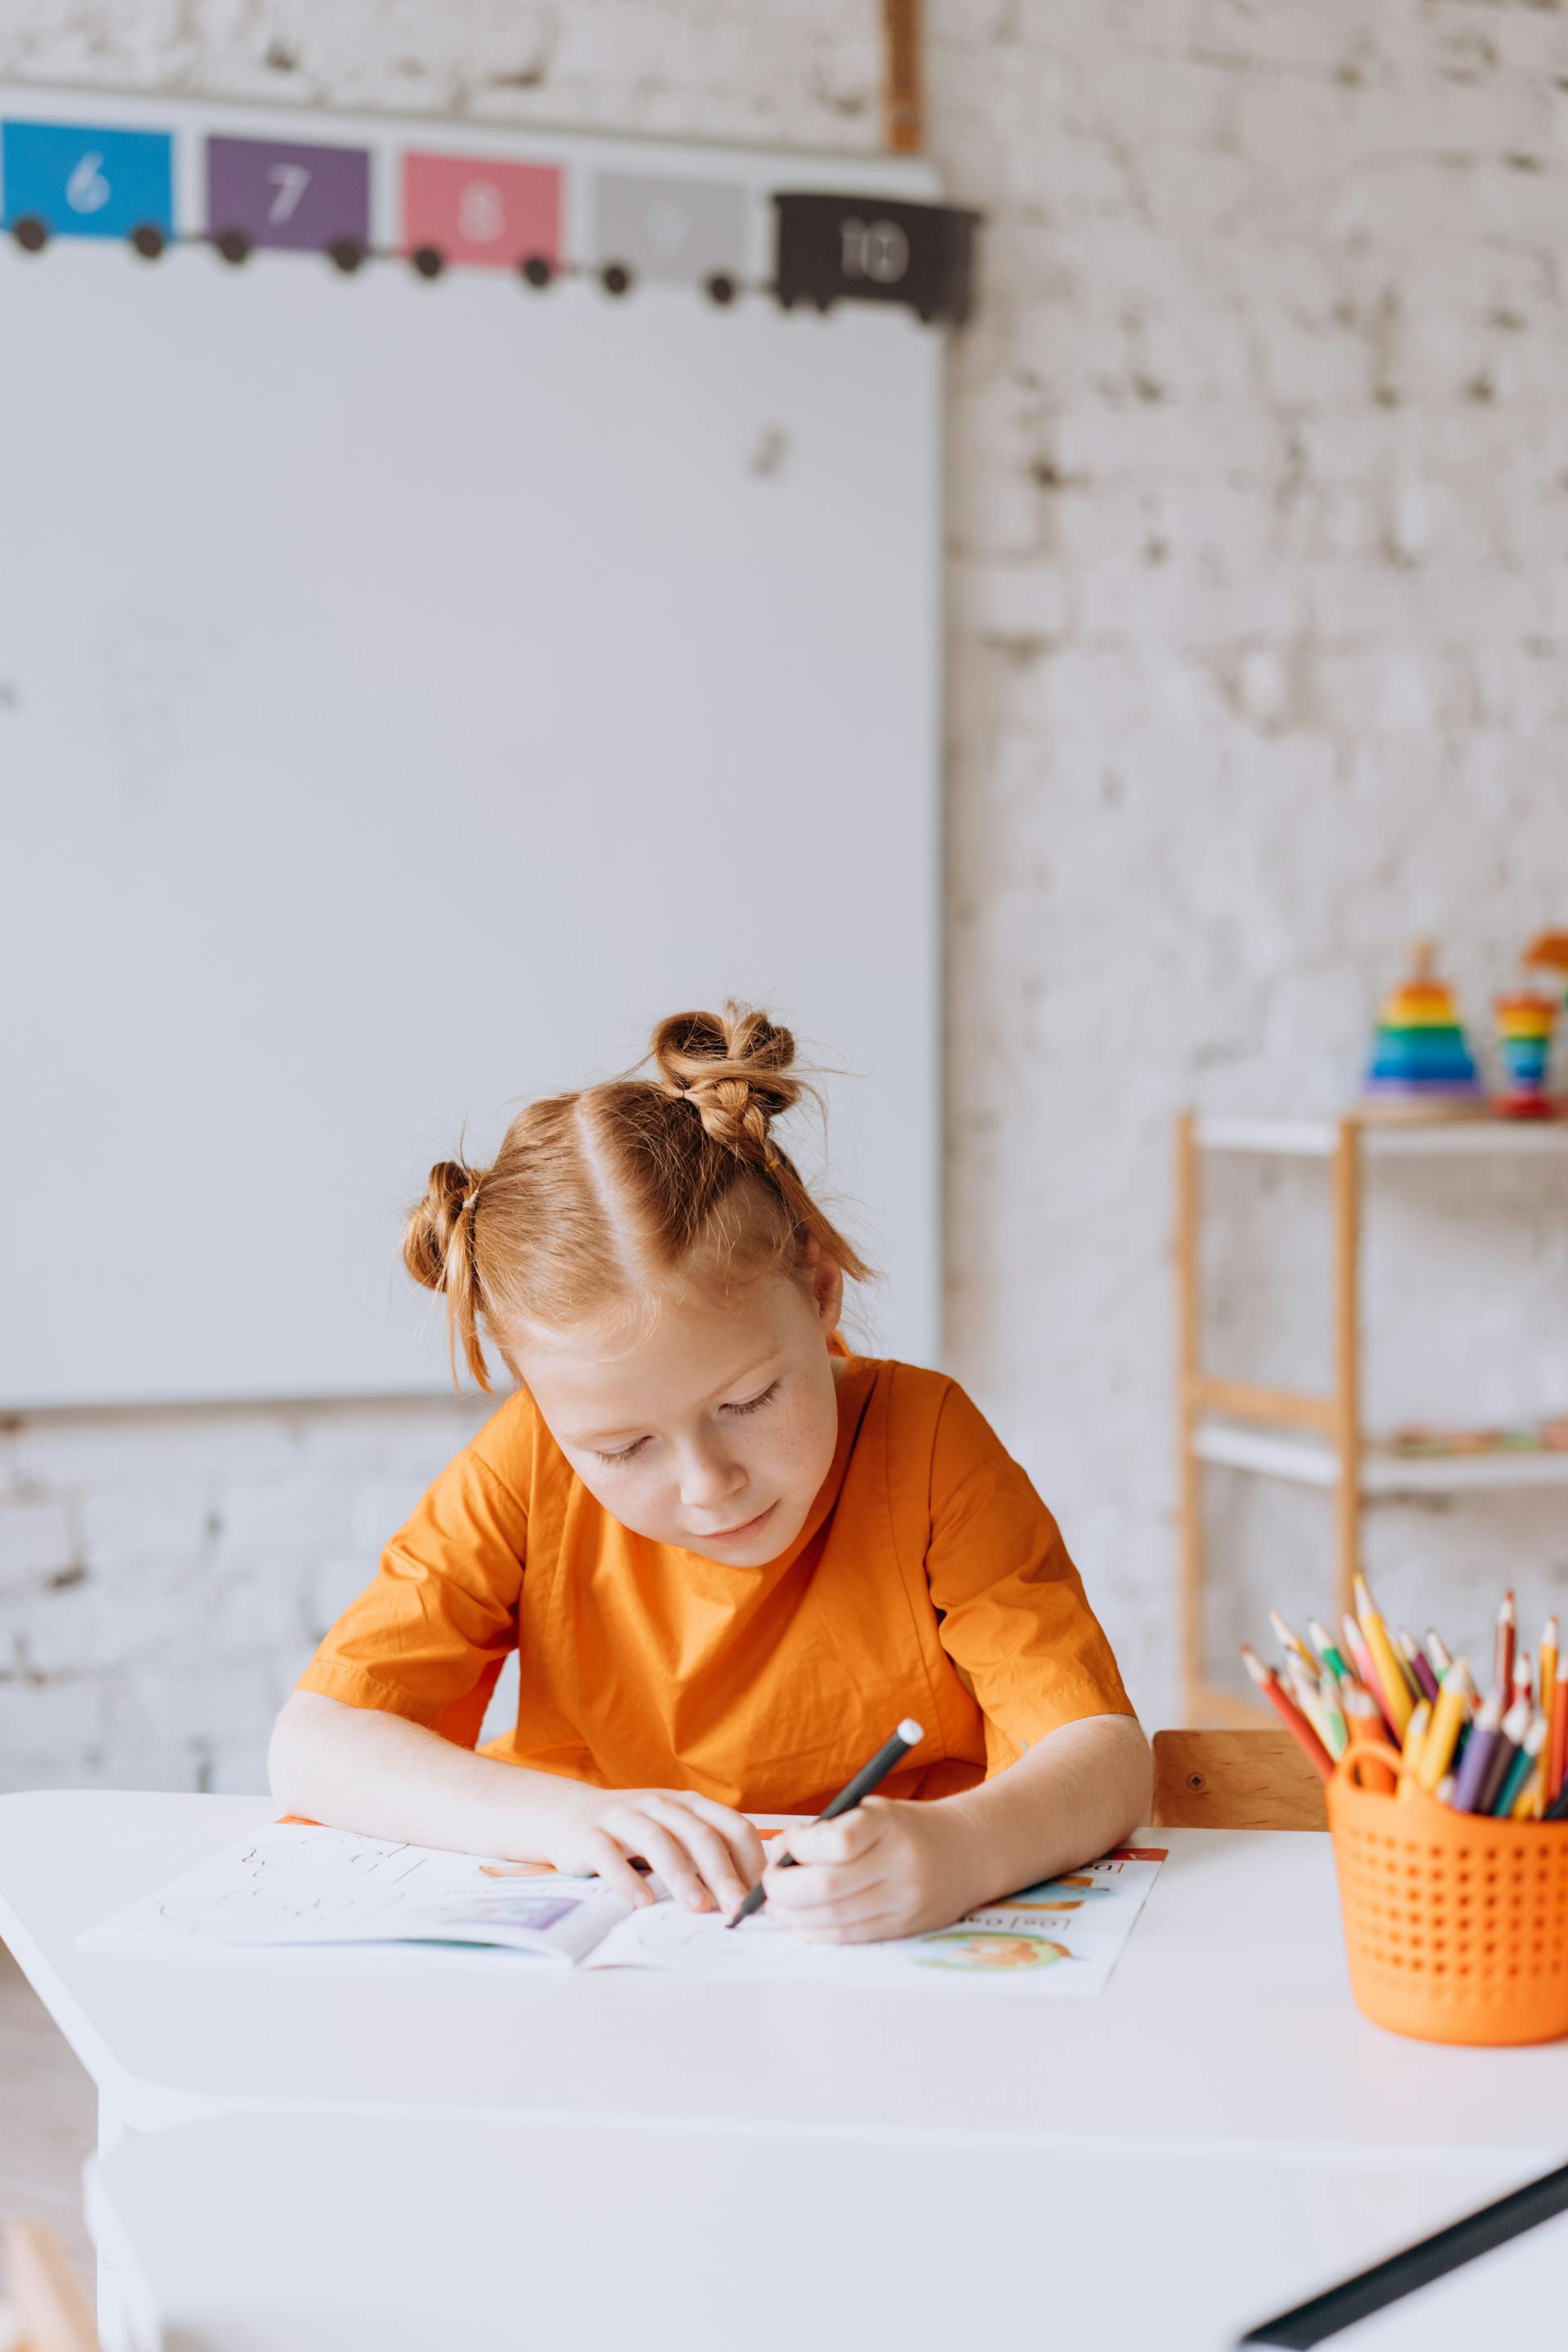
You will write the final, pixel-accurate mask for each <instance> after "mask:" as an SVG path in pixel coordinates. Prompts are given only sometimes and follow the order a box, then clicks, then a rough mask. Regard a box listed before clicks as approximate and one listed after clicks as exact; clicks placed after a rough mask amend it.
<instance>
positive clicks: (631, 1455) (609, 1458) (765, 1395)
mask: <svg viewBox="0 0 1568 2352" xmlns="http://www.w3.org/2000/svg"><path fill="white" fill-rule="evenodd" d="M783 1385H784V1383H783V1381H782V1379H781V1380H776V1381H770V1382H769V1383H768V1385H767V1387H766V1388H765V1389H763V1391H761V1393H760V1394H759V1395H757V1396H754V1397H747V1398H746V1400H745V1402H743V1403H742V1404H727V1405H725V1406H724V1407H723V1408H722V1410H723V1411H724V1412H729V1413H735V1414H737V1415H744V1414H746V1413H748V1412H761V1411H762V1409H763V1405H765V1404H772V1402H773V1399H774V1397H776V1396H777V1394H778V1392H779V1390H780V1389H781V1388H782V1387H783ZM652 1442H653V1441H652V1439H651V1438H647V1437H639V1438H637V1439H635V1440H634V1442H633V1443H632V1444H630V1445H623V1446H622V1447H621V1448H620V1450H619V1452H618V1453H616V1454H606V1453H605V1451H604V1449H603V1448H602V1447H601V1446H597V1445H595V1447H594V1449H593V1451H594V1453H595V1454H597V1456H598V1458H599V1460H600V1461H601V1462H633V1461H635V1460H636V1459H637V1455H638V1454H640V1453H641V1452H642V1450H643V1447H644V1446H645V1445H649V1444H652Z"/></svg>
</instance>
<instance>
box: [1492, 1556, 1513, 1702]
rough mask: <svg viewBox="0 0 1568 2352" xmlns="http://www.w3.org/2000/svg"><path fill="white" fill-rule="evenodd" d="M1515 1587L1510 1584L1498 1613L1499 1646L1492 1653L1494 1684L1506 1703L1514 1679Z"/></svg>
mask: <svg viewBox="0 0 1568 2352" xmlns="http://www.w3.org/2000/svg"><path fill="white" fill-rule="evenodd" d="M1513 1625H1514V1617H1513V1587H1512V1586H1511V1585H1510V1587H1509V1589H1508V1591H1506V1592H1505V1593H1504V1594H1503V1597H1502V1605H1501V1607H1500V1609H1499V1611H1498V1613H1497V1646H1496V1648H1495V1649H1494V1650H1493V1653H1492V1684H1493V1687H1494V1688H1495V1689H1497V1690H1500V1691H1501V1692H1502V1693H1503V1695H1504V1703H1505V1704H1506V1703H1507V1694H1508V1690H1509V1686H1510V1684H1511V1683H1512V1681H1513Z"/></svg>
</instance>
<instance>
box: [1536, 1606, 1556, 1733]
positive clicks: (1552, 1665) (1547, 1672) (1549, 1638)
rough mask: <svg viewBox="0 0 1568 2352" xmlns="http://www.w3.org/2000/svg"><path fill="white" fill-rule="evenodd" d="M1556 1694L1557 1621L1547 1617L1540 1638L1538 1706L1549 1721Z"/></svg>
mask: <svg viewBox="0 0 1568 2352" xmlns="http://www.w3.org/2000/svg"><path fill="white" fill-rule="evenodd" d="M1556 1692H1557V1620H1556V1618H1555V1617H1549V1618H1548V1619H1547V1621H1546V1628H1545V1631H1544V1632H1543V1633H1542V1636H1541V1684H1540V1701H1539V1703H1540V1706H1541V1712H1542V1715H1544V1716H1545V1717H1547V1718H1548V1719H1549V1720H1550V1717H1551V1715H1552V1699H1553V1698H1554V1697H1555V1696H1556Z"/></svg>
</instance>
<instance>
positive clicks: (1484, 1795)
mask: <svg viewBox="0 0 1568 2352" xmlns="http://www.w3.org/2000/svg"><path fill="white" fill-rule="evenodd" d="M1531 1711H1532V1709H1531V1701H1530V1700H1529V1699H1528V1698H1521V1699H1518V1700H1516V1701H1515V1703H1514V1705H1513V1706H1510V1708H1509V1711H1508V1713H1507V1714H1506V1715H1505V1716H1504V1717H1503V1719H1502V1722H1501V1724H1500V1727H1499V1729H1498V1736H1497V1745H1496V1747H1495V1748H1493V1749H1492V1752H1491V1757H1490V1759H1489V1762H1488V1765H1487V1772H1486V1778H1485V1780H1483V1781H1482V1782H1481V1786H1480V1792H1479V1796H1478V1797H1477V1799H1476V1803H1475V1807H1474V1810H1475V1811H1477V1812H1478V1813H1495V1812H1496V1811H1497V1810H1498V1807H1499V1805H1500V1802H1501V1801H1502V1792H1503V1789H1504V1787H1505V1785H1506V1783H1507V1782H1508V1780H1510V1777H1511V1775H1512V1771H1513V1766H1514V1759H1515V1758H1516V1757H1519V1756H1521V1755H1522V1754H1523V1752H1524V1735H1525V1733H1526V1732H1527V1731H1528V1730H1529V1729H1530V1717H1531Z"/></svg>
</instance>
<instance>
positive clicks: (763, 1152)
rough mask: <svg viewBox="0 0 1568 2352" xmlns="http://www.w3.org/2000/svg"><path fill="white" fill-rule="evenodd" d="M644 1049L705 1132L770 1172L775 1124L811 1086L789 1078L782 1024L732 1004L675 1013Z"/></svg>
mask: <svg viewBox="0 0 1568 2352" xmlns="http://www.w3.org/2000/svg"><path fill="white" fill-rule="evenodd" d="M649 1050H650V1053H651V1055H652V1059H653V1063H654V1066H655V1068H656V1069H657V1070H658V1083H659V1085H660V1086H661V1087H662V1088H663V1090H664V1092H665V1093H666V1094H667V1095H673V1096H676V1097H679V1098H681V1099H683V1100H684V1101H686V1102H689V1104H690V1105H691V1108H692V1109H693V1110H694V1111H695V1112H696V1113H697V1116H698V1117H699V1118H700V1120H701V1121H702V1129H703V1132H704V1134H706V1135H708V1136H710V1137H711V1138H712V1139H713V1141H714V1142H715V1143H721V1144H724V1145H725V1146H727V1148H728V1149H729V1150H731V1151H732V1152H734V1154H735V1155H736V1157H737V1159H741V1160H749V1161H750V1162H752V1165H753V1166H755V1167H758V1168H761V1169H763V1170H764V1171H767V1172H769V1173H771V1172H772V1171H773V1169H775V1168H777V1167H778V1166H780V1164H781V1162H782V1160H783V1154H782V1153H781V1152H780V1151H779V1150H778V1149H777V1147H776V1146H775V1144H774V1143H773V1138H772V1135H771V1133H770V1129H771V1127H772V1124H773V1120H774V1119H775V1118H778V1117H779V1116H780V1114H781V1113H783V1112H784V1111H787V1110H792V1109H793V1108H794V1107H795V1104H796V1103H797V1102H798V1101H799V1100H800V1098H801V1097H802V1095H803V1094H805V1093H806V1092H808V1091H809V1089H808V1088H807V1087H806V1086H805V1082H804V1080H802V1079H799V1078H793V1077H791V1076H790V1075H789V1073H790V1069H791V1066H792V1065H793V1063H794V1061H795V1039H794V1038H793V1037H792V1036H791V1034H790V1033H789V1031H788V1030H787V1029H781V1028H779V1027H777V1026H776V1025H775V1024H774V1023H773V1022H772V1021H770V1020H769V1019H768V1016H767V1014H766V1013H752V1012H748V1011H747V1010H746V1008H745V1007H744V1006H742V1005H737V1004H727V1005H726V1006H725V1008H724V1010H723V1013H671V1014H670V1016H669V1018H668V1020H667V1021H661V1022H660V1023H659V1024H658V1028H657V1029H656V1030H655V1031H654V1033H653V1043H652V1045H651V1047H650V1049H649Z"/></svg>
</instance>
